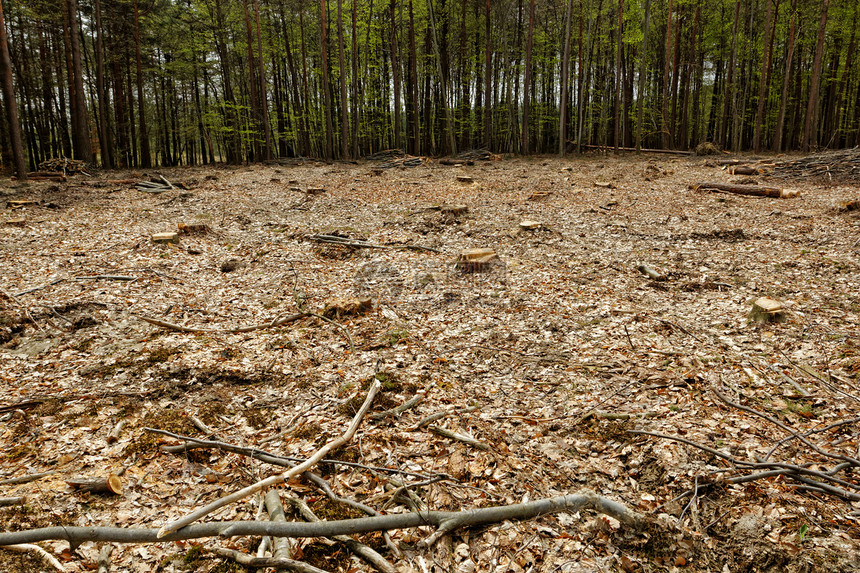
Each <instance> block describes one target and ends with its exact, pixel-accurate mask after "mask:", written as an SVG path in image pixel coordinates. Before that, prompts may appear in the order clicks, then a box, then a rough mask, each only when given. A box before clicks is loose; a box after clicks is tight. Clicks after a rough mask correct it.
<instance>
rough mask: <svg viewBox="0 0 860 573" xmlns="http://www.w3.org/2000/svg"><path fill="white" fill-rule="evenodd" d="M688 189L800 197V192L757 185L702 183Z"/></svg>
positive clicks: (787, 197)
mask: <svg viewBox="0 0 860 573" xmlns="http://www.w3.org/2000/svg"><path fill="white" fill-rule="evenodd" d="M688 188H689V189H692V190H693V191H714V192H717V193H733V194H735V195H753V196H756V197H774V198H776V199H790V198H792V197H798V196H799V195H800V191H796V190H790V189H781V188H779V187H759V186H757V185H737V184H733V183H710V182H702V183H695V184H693V185H689V186H688Z"/></svg>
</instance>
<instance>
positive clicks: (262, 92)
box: [254, 0, 272, 160]
mask: <svg viewBox="0 0 860 573" xmlns="http://www.w3.org/2000/svg"><path fill="white" fill-rule="evenodd" d="M254 19H255V20H256V22H257V80H258V81H259V82H260V85H259V91H258V94H259V101H258V104H259V106H260V115H261V117H260V122H261V123H262V124H263V141H264V142H265V146H264V147H263V159H266V160H269V159H271V158H272V126H271V125H270V124H269V103H268V98H267V97H266V68H265V66H264V64H263V37H262V34H261V33H260V5H259V2H258V1H257V0H254Z"/></svg>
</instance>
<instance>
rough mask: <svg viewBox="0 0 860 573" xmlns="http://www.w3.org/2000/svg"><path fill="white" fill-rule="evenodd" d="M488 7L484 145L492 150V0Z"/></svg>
mask: <svg viewBox="0 0 860 573" xmlns="http://www.w3.org/2000/svg"><path fill="white" fill-rule="evenodd" d="M486 7H487V10H486V12H487V17H486V31H485V34H486V36H487V37H486V38H485V39H486V42H487V44H486V51H485V53H484V64H485V66H486V71H485V72H484V145H486V146H487V149H491V148H492V142H491V139H492V135H493V131H492V130H493V103H492V91H493V84H492V81H493V70H492V48H493V43H492V39H493V38H492V29H491V27H490V0H487V1H486Z"/></svg>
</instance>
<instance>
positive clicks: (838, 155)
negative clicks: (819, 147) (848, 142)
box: [767, 147, 860, 182]
mask: <svg viewBox="0 0 860 573" xmlns="http://www.w3.org/2000/svg"><path fill="white" fill-rule="evenodd" d="M767 174H768V175H770V176H771V177H776V178H779V179H813V178H816V179H825V180H827V181H844V182H847V181H854V182H858V181H860V148H858V147H854V148H852V149H841V150H839V151H827V152H825V153H817V154H815V155H808V156H806V157H800V158H797V159H786V160H783V161H778V162H775V163H773V164H771V165H768V166H767Z"/></svg>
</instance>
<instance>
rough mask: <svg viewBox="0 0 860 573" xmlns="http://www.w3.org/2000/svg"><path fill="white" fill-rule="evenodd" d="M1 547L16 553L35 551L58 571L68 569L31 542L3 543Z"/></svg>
mask: <svg viewBox="0 0 860 573" xmlns="http://www.w3.org/2000/svg"><path fill="white" fill-rule="evenodd" d="M0 549H6V550H8V551H15V552H16V553H35V554H36V555H38V556H39V557H41V558H42V559H43V560H45V561H47V562H48V563H50V564H51V566H52V567H53V568H54V569H56V570H57V571H63V572H65V571H66V568H65V567H63V564H62V563H60V562H59V561H57V558H56V557H54V556H53V555H51V554H50V553H48V552H47V551H45V550H44V549H42V548H41V547H39V546H38V545H31V544H30V543H21V544H18V545H3V546H0Z"/></svg>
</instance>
